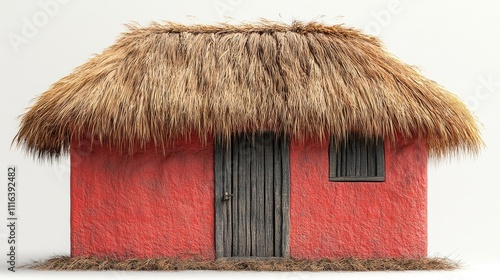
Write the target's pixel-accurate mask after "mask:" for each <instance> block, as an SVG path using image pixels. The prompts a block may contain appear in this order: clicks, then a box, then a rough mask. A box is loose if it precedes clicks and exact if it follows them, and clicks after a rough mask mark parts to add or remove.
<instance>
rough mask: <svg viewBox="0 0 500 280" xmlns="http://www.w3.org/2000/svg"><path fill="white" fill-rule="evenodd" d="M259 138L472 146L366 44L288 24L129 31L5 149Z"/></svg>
mask: <svg viewBox="0 0 500 280" xmlns="http://www.w3.org/2000/svg"><path fill="white" fill-rule="evenodd" d="M264 130H271V131H282V132H285V133H287V134H288V135H290V136H291V137H295V138H302V137H318V138H322V137H324V136H325V135H332V136H334V137H335V139H342V138H343V137H345V136H346V135H348V134H349V132H350V131H358V132H359V133H361V134H363V135H364V136H366V137H374V136H382V137H384V138H386V139H392V140H394V139H395V138H396V137H397V136H398V135H403V136H406V137H421V138H423V139H425V140H426V142H427V145H428V147H429V153H430V155H437V156H442V155H446V154H450V153H451V154H456V153H458V152H476V151H478V149H479V148H480V147H481V145H482V141H481V138H480V135H479V132H478V127H477V125H476V123H475V119H474V117H473V116H472V115H471V113H470V112H469V111H468V110H467V108H466V106H465V105H464V104H463V103H462V102H461V101H460V100H459V99H458V98H457V97H456V96H455V95H453V94H451V93H450V92H448V91H447V90H445V89H444V88H442V87H441V86H439V85H438V84H436V83H435V82H433V81H430V80H428V79H427V78H425V77H423V76H422V75H421V74H420V73H419V72H418V71H416V70H415V69H413V68H412V67H410V66H408V65H406V64H404V63H402V62H401V61H399V60H398V59H397V58H395V57H394V56H392V55H390V54H389V53H387V52H386V51H385V50H384V49H383V48H382V47H381V44H380V42H379V41H378V40H377V39H376V38H374V37H371V36H367V35H364V34H362V33H361V32H359V31H358V30H355V29H351V28H346V27H343V26H338V25H337V26H326V25H322V24H318V23H300V22H296V23H293V24H292V25H284V24H277V23H269V22H263V23H260V24H253V25H240V26H229V25H218V26H184V25H178V24H173V23H167V24H164V25H160V24H153V25H152V26H150V27H146V28H142V27H131V28H130V31H129V32H128V33H125V34H123V36H122V37H121V38H120V39H119V40H118V41H117V42H116V44H114V45H112V46H111V47H109V48H107V49H106V50H105V51H104V52H103V53H102V54H99V55H97V56H95V57H93V58H92V59H90V60H89V61H88V62H87V63H85V64H83V65H82V66H80V67H78V68H77V69H76V70H75V71H74V72H73V73H71V74H70V75H68V76H66V77H64V78H62V79H61V80H59V81H58V82H56V83H55V84H53V85H52V86H51V87H50V89H49V90H47V91H46V92H45V93H43V94H42V95H41V96H40V97H39V99H38V100H37V101H36V103H35V104H34V105H33V106H32V107H31V109H30V110H29V111H28V112H27V113H26V114H25V115H24V116H23V118H22V122H21V126H20V130H19V133H18V135H17V136H16V139H15V141H16V142H17V143H18V144H20V145H24V146H25V147H26V148H27V150H28V151H29V152H31V153H33V154H35V155H38V156H41V157H43V156H48V157H54V156H59V155H60V154H61V153H62V152H65V151H67V149H68V147H69V144H70V140H71V139H78V138H84V137H86V138H96V139H99V140H100V141H101V142H103V143H105V144H109V145H112V146H115V147H116V148H118V149H120V150H127V149H131V148H133V147H140V146H143V145H145V144H147V143H154V144H155V145H158V146H159V145H163V144H165V143H166V142H169V141H171V140H173V139H176V138H178V137H184V136H186V135H188V134H189V133H190V132H194V133H197V134H199V135H200V136H201V137H202V138H203V137H212V135H217V134H221V135H223V136H229V135H231V134H232V133H235V132H241V131H245V132H254V131H264Z"/></svg>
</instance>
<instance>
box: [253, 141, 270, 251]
mask: <svg viewBox="0 0 500 280" xmlns="http://www.w3.org/2000/svg"><path fill="white" fill-rule="evenodd" d="M264 145H265V144H264V143H263V138H262V134H260V133H259V135H258V138H257V139H256V141H255V154H256V158H255V161H256V164H255V166H256V170H255V177H256V178H257V180H256V185H255V186H254V187H255V190H256V191H257V211H256V213H255V214H256V216H257V219H256V220H257V224H256V225H255V226H256V227H257V230H256V232H257V240H258V242H257V246H256V247H257V252H256V255H257V256H259V257H267V256H266V254H265V247H266V237H265V197H264V196H265V189H264V187H265V186H264V184H265V180H264V179H265V178H264V166H263V165H264Z"/></svg>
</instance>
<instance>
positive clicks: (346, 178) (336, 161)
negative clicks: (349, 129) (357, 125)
mask: <svg viewBox="0 0 500 280" xmlns="http://www.w3.org/2000/svg"><path fill="white" fill-rule="evenodd" d="M329 157H330V174H329V177H330V181H339V182H383V181H385V168H384V166H385V162H384V141H383V140H382V139H381V138H376V139H372V140H367V139H365V138H364V137H360V136H359V135H356V134H351V135H350V136H349V137H348V138H347V139H345V140H344V141H342V142H341V143H339V144H338V145H335V143H334V139H331V141H330V155H329Z"/></svg>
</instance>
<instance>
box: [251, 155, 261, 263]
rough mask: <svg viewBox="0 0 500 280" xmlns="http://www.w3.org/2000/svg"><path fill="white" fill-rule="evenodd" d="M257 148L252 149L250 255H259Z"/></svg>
mask: <svg viewBox="0 0 500 280" xmlns="http://www.w3.org/2000/svg"><path fill="white" fill-rule="evenodd" d="M256 152H257V151H256V150H255V149H252V151H251V152H250V153H251V170H250V172H251V174H252V175H251V181H250V183H251V192H252V197H251V199H250V200H251V204H252V209H251V212H250V223H251V235H252V236H251V240H252V246H251V252H250V256H258V253H257V243H258V239H257V230H258V227H257V218H258V217H257V211H258V207H259V205H258V201H257V195H258V189H257V176H258V173H257V172H256V171H257V160H256V159H257V158H258V156H259V155H257V154H256Z"/></svg>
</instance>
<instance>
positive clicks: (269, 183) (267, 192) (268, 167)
mask: <svg viewBox="0 0 500 280" xmlns="http://www.w3.org/2000/svg"><path fill="white" fill-rule="evenodd" d="M264 137H265V139H266V140H267V141H265V142H264V165H263V168H264V196H265V201H264V207H265V209H264V213H265V222H264V229H265V237H264V239H265V249H264V255H265V256H267V257H272V256H274V186H273V183H274V182H273V177H274V164H273V149H274V141H273V139H272V138H274V137H273V135H272V134H271V133H266V135H265V136H264Z"/></svg>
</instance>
